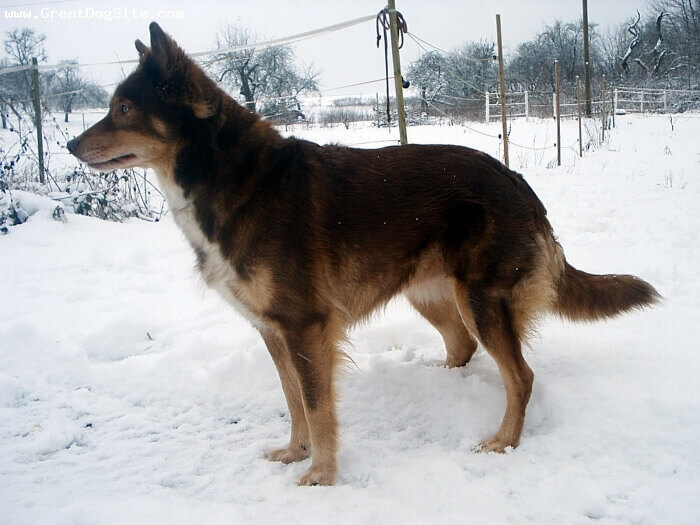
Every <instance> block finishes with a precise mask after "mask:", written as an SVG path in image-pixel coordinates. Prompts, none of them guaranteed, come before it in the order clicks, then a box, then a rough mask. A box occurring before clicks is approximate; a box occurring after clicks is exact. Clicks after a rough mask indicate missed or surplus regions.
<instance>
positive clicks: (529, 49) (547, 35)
mask: <svg viewBox="0 0 700 525" xmlns="http://www.w3.org/2000/svg"><path fill="white" fill-rule="evenodd" d="M589 34H590V41H591V46H590V55H589V59H590V65H591V69H592V70H593V71H595V70H597V69H599V68H600V66H601V62H602V60H601V52H600V46H599V37H598V33H597V30H596V26H595V24H590V27H589ZM555 60H558V61H559V66H560V69H561V76H562V82H563V83H564V84H567V83H568V84H570V85H572V84H573V83H574V82H575V79H576V76H577V75H578V76H583V75H584V60H583V22H582V21H580V20H579V21H577V22H563V21H561V20H555V21H554V23H553V24H552V25H547V26H545V29H544V31H542V32H541V33H540V34H538V35H537V36H536V37H535V40H533V41H530V42H525V43H522V44H520V45H519V46H518V48H517V51H516V54H515V56H514V57H513V58H512V59H511V60H510V63H509V65H508V72H507V75H508V77H510V78H511V80H513V81H518V82H520V83H521V84H524V85H526V86H527V87H528V89H531V90H548V91H552V90H554V61H555Z"/></svg>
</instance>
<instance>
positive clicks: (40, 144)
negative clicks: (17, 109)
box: [32, 57, 46, 184]
mask: <svg viewBox="0 0 700 525" xmlns="http://www.w3.org/2000/svg"><path fill="white" fill-rule="evenodd" d="M32 86H33V88H34V126H35V127H36V146H37V155H38V156H39V182H41V183H42V184H44V182H46V180H45V178H44V133H43V131H42V129H41V95H40V93H39V68H38V65H37V60H36V57H32Z"/></svg>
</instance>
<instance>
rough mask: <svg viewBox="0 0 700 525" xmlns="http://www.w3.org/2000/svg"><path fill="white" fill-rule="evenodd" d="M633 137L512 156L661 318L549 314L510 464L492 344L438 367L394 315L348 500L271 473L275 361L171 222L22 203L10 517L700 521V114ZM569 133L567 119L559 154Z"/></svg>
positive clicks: (625, 130) (376, 363)
mask: <svg viewBox="0 0 700 525" xmlns="http://www.w3.org/2000/svg"><path fill="white" fill-rule="evenodd" d="M617 124H618V126H617V128H616V129H615V130H613V131H612V132H611V133H610V135H611V138H610V140H609V142H606V143H604V144H602V145H601V146H600V147H598V148H596V149H594V150H591V151H589V152H587V153H586V155H585V157H584V158H583V159H578V158H577V156H576V154H575V151H574V150H573V149H568V148H567V149H566V150H565V151H564V159H563V165H562V167H560V168H555V167H551V162H552V160H553V159H555V158H556V152H555V150H554V149H551V148H550V149H547V150H537V151H533V150H526V149H522V148H518V147H513V148H512V149H511V159H512V161H511V164H512V166H513V167H514V168H516V169H518V170H520V171H522V172H523V173H524V175H525V176H526V178H527V180H528V182H529V183H530V184H531V185H532V186H533V187H534V189H535V191H536V192H537V194H538V195H539V196H540V198H541V199H542V201H543V202H544V203H545V205H546V207H547V209H548V211H549V217H550V220H551V222H552V224H553V226H554V230H555V232H556V233H557V235H558V236H559V239H560V241H561V242H562V244H563V246H564V249H565V250H566V254H567V258H568V260H569V261H570V262H571V263H572V264H573V265H575V266H577V267H579V268H581V269H584V270H587V271H591V272H625V273H634V274H636V275H638V276H640V277H642V278H644V279H647V280H649V281H650V282H651V283H653V284H654V285H655V286H656V287H657V288H658V289H659V291H660V292H661V293H662V294H663V295H664V297H665V302H664V304H663V305H662V306H661V307H658V308H656V309H653V310H649V311H644V312H639V313H635V314H632V315H629V316H626V317H623V318H620V319H617V320H614V321H610V322H607V323H599V324H590V325H573V324H568V323H563V322H560V321H558V320H556V319H547V320H545V321H544V322H543V323H542V324H541V325H540V329H539V333H538V335H537V336H536V337H535V338H534V339H533V341H532V344H531V348H530V349H528V350H527V352H526V358H527V360H528V362H529V363H530V365H531V367H532V369H533V370H534V372H535V387H534V392H533V395H532V399H531V401H530V404H529V407H528V412H527V418H526V421H525V429H524V432H523V436H522V440H521V445H520V447H519V448H517V449H516V450H514V451H512V452H511V453H509V454H505V455H497V454H478V453H475V452H473V451H472V448H473V447H474V446H475V445H476V444H477V443H479V442H480V440H482V439H484V438H486V437H488V436H490V435H491V434H493V433H494V432H495V431H496V430H497V428H498V425H499V423H500V420H501V417H502V416H503V411H504V408H505V393H504V389H503V384H502V381H501V379H500V377H499V374H498V370H497V369H496V366H495V364H494V362H493V361H492V360H491V358H490V357H489V356H488V355H487V354H486V353H485V352H484V351H483V350H479V352H478V353H477V354H476V355H475V357H474V359H473V360H472V362H471V363H470V364H469V365H467V367H466V368H463V369H455V370H447V369H444V368H442V366H441V364H442V362H443V360H444V349H443V346H442V341H441V338H440V336H439V335H438V333H437V332H436V331H434V330H433V329H432V328H431V327H430V326H429V325H428V324H427V323H426V322H425V321H423V320H421V319H420V318H419V317H418V316H417V314H414V313H413V312H412V311H411V310H410V309H409V308H408V306H407V305H406V304H405V303H404V302H402V301H401V300H398V301H396V302H393V303H392V304H391V305H390V306H389V307H388V308H387V309H386V311H385V312H384V313H382V314H379V315H377V316H376V318H375V319H374V320H372V322H370V323H368V324H367V325H364V326H361V327H358V328H357V329H356V330H355V331H354V332H353V333H352V342H353V345H352V347H351V348H350V349H349V351H350V354H351V355H352V357H353V359H354V360H355V362H356V363H357V367H356V368H352V369H350V370H349V371H348V372H347V373H346V374H345V376H344V377H343V378H342V380H341V381H340V391H341V395H342V397H341V401H340V406H339V415H340V420H341V436H342V443H341V449H340V455H339V460H340V474H339V477H338V481H337V486H336V487H311V488H299V487H297V486H296V484H295V483H296V480H297V478H298V477H299V476H300V475H301V474H302V473H303V472H304V471H305V469H306V468H307V467H308V464H309V460H307V461H305V462H302V463H297V464H293V465H288V466H285V465H282V464H279V463H270V462H267V461H266V460H265V459H263V455H264V453H265V451H266V450H268V449H271V448H273V447H276V446H279V445H281V444H283V443H286V440H287V438H288V434H289V427H290V421H289V415H288V413H287V409H286V405H285V402H284V397H283V395H282V390H281V387H280V384H279V379H278V377H277V374H276V371H275V368H274V365H273V363H272V361H271V359H270V357H269V356H268V354H267V352H266V350H265V347H264V345H263V343H262V341H261V340H260V338H259V336H258V335H257V334H256V332H255V331H254V330H253V329H252V328H251V327H249V326H248V325H247V324H246V322H244V321H243V320H242V319H241V318H240V317H239V316H238V315H237V314H236V313H235V312H234V311H233V310H232V309H230V308H229V307H227V306H226V305H225V304H224V303H223V301H222V300H221V299H219V298H218V296H216V295H215V294H214V293H213V292H211V291H209V290H207V289H206V288H205V287H204V285H203V284H202V283H201V281H200V280H199V278H198V277H197V276H196V274H195V271H194V256H193V254H192V253H191V252H190V249H189V248H188V246H187V244H186V242H185V240H184V238H183V236H182V235H181V234H180V232H179V231H178V230H177V229H176V227H175V226H174V224H173V223H172V221H171V220H170V219H169V218H167V217H166V218H165V219H164V220H163V221H161V222H160V223H147V222H143V221H138V220H132V221H129V222H127V223H125V224H118V223H108V222H102V221H99V220H97V219H90V218H86V217H82V216H76V215H68V216H67V219H68V220H67V223H65V224H63V223H61V222H56V221H54V220H52V219H51V213H50V210H51V209H52V205H50V204H49V203H47V200H45V199H41V198H35V197H34V198H31V197H28V196H26V195H24V196H23V195H21V194H16V197H19V199H20V200H21V201H22V200H23V204H24V205H25V209H29V210H30V211H36V212H35V213H34V215H33V216H32V217H31V218H30V219H29V221H28V222H27V223H26V224H23V225H21V226H17V227H13V228H12V229H11V231H10V233H9V235H7V236H4V237H0V290H2V301H0V523H2V524H3V525H5V524H25V523H26V524H37V523H52V524H64V523H66V524H68V523H79V524H109V523H129V524H131V523H182V524H186V523H207V524H209V523H235V524H240V523H283V522H284V523H298V522H301V521H302V520H304V522H305V523H322V522H332V523H381V524H387V523H397V524H398V523H486V524H488V523H557V524H563V523H567V524H568V523H574V524H575V523H589V522H597V523H649V524H658V523H669V524H670V523H673V524H695V523H698V522H700V503H698V501H699V499H698V496H699V495H700V448H698V441H700V386H699V382H698V374H699V373H700V345H699V344H698V337H697V333H696V332H697V329H698V327H699V326H698V325H699V321H700V270H699V268H700V140H699V137H700V118H698V117H697V116H695V117H693V116H688V117H682V116H677V117H674V119H673V129H672V127H671V122H670V120H669V118H668V117H664V116H655V117H651V116H649V117H634V116H620V117H618V122H617ZM470 127H472V128H474V130H477V131H480V132H482V133H486V134H491V135H495V134H497V133H498V132H499V131H500V124H498V123H493V124H491V125H485V124H470ZM81 129H82V125H80V129H78V128H76V129H75V130H72V131H73V132H75V133H77V132H78V131H80V130H81ZM474 130H472V129H467V128H465V127H462V126H442V127H428V126H426V127H414V128H409V140H411V141H413V142H425V143H428V142H435V143H454V144H464V145H469V146H472V147H476V148H479V149H483V150H485V151H487V152H489V153H491V154H492V155H497V154H498V153H499V150H498V146H499V141H498V140H496V139H493V138H491V137H489V136H486V135H482V134H479V133H477V132H476V131H474ZM295 133H296V134H297V135H299V136H302V137H304V138H309V139H311V140H315V141H318V142H341V143H345V144H360V143H367V142H371V141H379V140H389V139H391V138H396V132H395V131H394V132H392V134H391V135H390V134H389V132H388V131H387V130H386V129H384V130H376V129H372V128H351V129H350V130H345V129H344V128H342V127H341V128H338V127H336V128H333V129H326V128H315V129H303V128H299V129H297V130H296V131H295ZM575 133H576V124H575V122H565V123H564V134H563V139H562V143H563V144H564V145H565V146H568V145H573V144H575V138H576V135H575ZM511 137H512V139H513V140H514V141H515V142H516V143H518V144H521V145H524V146H530V147H532V146H535V147H543V146H551V145H552V144H553V143H554V137H555V129H554V124H553V122H552V121H529V122H526V121H524V120H520V121H516V122H514V123H513V127H512V135H511ZM374 145H376V144H364V145H363V147H370V146H374ZM429 176H430V175H429V174H426V177H429ZM378 249H381V247H378Z"/></svg>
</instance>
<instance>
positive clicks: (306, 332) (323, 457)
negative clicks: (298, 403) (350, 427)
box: [284, 322, 340, 485]
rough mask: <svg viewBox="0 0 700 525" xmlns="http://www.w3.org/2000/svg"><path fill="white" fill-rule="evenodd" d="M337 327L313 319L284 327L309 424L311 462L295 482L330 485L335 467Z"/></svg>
mask: <svg viewBox="0 0 700 525" xmlns="http://www.w3.org/2000/svg"><path fill="white" fill-rule="evenodd" d="M338 335H339V334H338V333H337V330H333V329H332V327H331V326H330V324H328V323H325V322H317V323H313V324H310V325H306V326H303V327H298V326H297V327H294V328H292V329H286V330H284V338H285V340H286V342H287V347H288V348H289V350H290V355H291V357H292V361H293V363H294V367H295V369H296V371H297V374H298V376H299V382H300V384H301V390H302V399H303V403H304V411H305V413H306V421H307V422H308V424H309V434H310V438H311V450H312V462H311V466H310V467H309V469H308V470H307V471H306V472H305V473H304V475H303V476H302V477H301V478H300V479H299V485H333V483H334V482H335V477H336V474H337V470H338V466H337V459H336V452H337V449H338V420H337V417H336V411H335V391H334V385H333V378H334V375H335V368H336V366H337V363H338V360H339V357H340V353H339V351H338V349H337V342H338V339H339V337H338Z"/></svg>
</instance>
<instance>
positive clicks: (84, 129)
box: [83, 111, 86, 131]
mask: <svg viewBox="0 0 700 525" xmlns="http://www.w3.org/2000/svg"><path fill="white" fill-rule="evenodd" d="M85 129H86V128H85V112H84V111H83V131H85Z"/></svg>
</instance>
